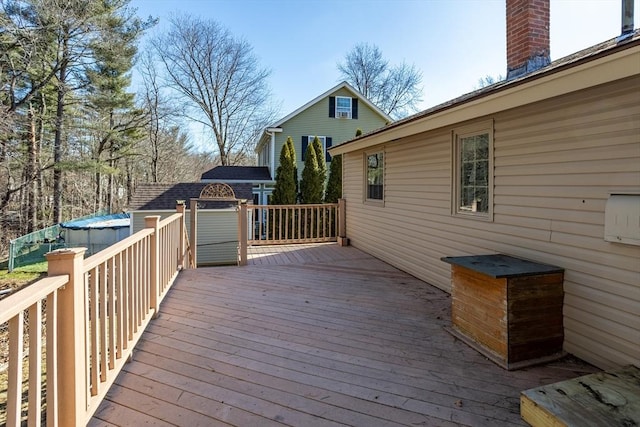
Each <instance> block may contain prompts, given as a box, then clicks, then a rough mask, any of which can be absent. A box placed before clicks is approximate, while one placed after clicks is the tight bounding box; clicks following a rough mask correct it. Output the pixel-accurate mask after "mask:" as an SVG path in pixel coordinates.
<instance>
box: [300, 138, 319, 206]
mask: <svg viewBox="0 0 640 427" xmlns="http://www.w3.org/2000/svg"><path fill="white" fill-rule="evenodd" d="M323 185H324V182H323V181H321V178H320V174H319V170H318V160H317V156H316V149H315V148H314V147H313V144H309V145H308V146H307V152H306V153H305V160H304V169H303V170H302V180H301V181H300V193H301V196H302V203H305V204H311V203H322V187H323Z"/></svg>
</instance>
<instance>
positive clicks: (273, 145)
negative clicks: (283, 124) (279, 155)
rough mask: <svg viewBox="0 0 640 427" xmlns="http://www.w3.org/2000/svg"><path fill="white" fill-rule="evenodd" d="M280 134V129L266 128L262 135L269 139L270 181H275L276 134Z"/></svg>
mask: <svg viewBox="0 0 640 427" xmlns="http://www.w3.org/2000/svg"><path fill="white" fill-rule="evenodd" d="M280 132H282V128H267V129H265V131H264V133H266V134H267V135H269V136H270V137H271V147H270V148H271V155H270V157H271V162H270V163H271V165H270V168H269V169H270V171H269V172H270V173H271V179H272V180H275V179H276V133H280Z"/></svg>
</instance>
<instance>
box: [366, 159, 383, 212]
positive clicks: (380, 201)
mask: <svg viewBox="0 0 640 427" xmlns="http://www.w3.org/2000/svg"><path fill="white" fill-rule="evenodd" d="M380 153H382V199H370V198H369V176H368V174H369V161H368V159H369V156H371V155H373V154H380ZM362 167H363V171H364V173H363V174H362V175H363V177H364V180H363V183H362V184H363V188H362V202H363V203H364V204H367V205H374V206H384V204H385V198H386V196H387V191H386V189H385V186H386V178H387V176H386V175H387V153H386V152H385V150H384V149H379V150H371V151H367V152H365V153H364V155H363V157H362Z"/></svg>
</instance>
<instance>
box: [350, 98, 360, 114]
mask: <svg viewBox="0 0 640 427" xmlns="http://www.w3.org/2000/svg"><path fill="white" fill-rule="evenodd" d="M351 118H352V119H357V118H358V98H352V99H351Z"/></svg>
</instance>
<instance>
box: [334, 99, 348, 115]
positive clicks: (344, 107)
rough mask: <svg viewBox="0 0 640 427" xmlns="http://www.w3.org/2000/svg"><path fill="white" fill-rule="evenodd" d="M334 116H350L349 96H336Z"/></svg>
mask: <svg viewBox="0 0 640 427" xmlns="http://www.w3.org/2000/svg"><path fill="white" fill-rule="evenodd" d="M336 117H338V118H341V119H350V118H351V98H347V97H345V96H336Z"/></svg>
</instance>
